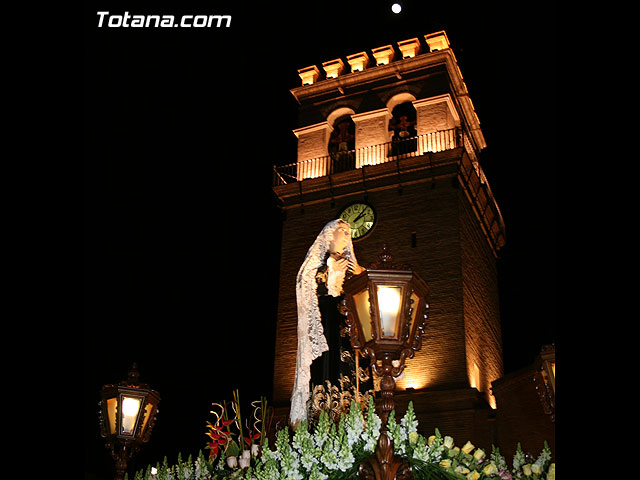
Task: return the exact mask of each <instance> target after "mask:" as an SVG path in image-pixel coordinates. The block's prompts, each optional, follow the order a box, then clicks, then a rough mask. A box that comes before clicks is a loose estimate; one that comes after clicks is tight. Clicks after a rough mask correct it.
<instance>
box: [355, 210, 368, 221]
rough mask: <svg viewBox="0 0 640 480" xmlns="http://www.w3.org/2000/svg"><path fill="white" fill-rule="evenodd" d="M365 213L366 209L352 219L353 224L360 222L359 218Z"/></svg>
mask: <svg viewBox="0 0 640 480" xmlns="http://www.w3.org/2000/svg"><path fill="white" fill-rule="evenodd" d="M365 213H367V209H366V208H365V209H364V210H362V211H361V212H360V215H358V216H357V217H356V218H354V219H353V222H354V223H355V222H357V221H358V220H360V217H361V216H363V215H364V214H365Z"/></svg>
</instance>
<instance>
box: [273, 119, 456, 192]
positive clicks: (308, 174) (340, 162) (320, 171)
mask: <svg viewBox="0 0 640 480" xmlns="http://www.w3.org/2000/svg"><path fill="white" fill-rule="evenodd" d="M461 146H463V139H462V130H461V129H459V128H451V129H448V130H440V131H437V132H432V133H426V134H424V135H419V136H416V137H409V138H404V139H401V140H393V141H391V142H387V143H381V144H379V145H372V146H369V147H363V148H358V149H355V150H340V151H337V152H335V153H331V154H330V155H325V156H323V157H318V158H312V159H310V160H304V161H302V162H296V163H291V164H289V165H282V166H274V167H273V174H274V175H273V176H274V178H273V184H274V186H277V185H285V184H288V183H292V182H299V181H301V180H304V179H307V178H316V177H324V176H326V175H332V174H334V173H339V172H344V171H347V170H354V169H356V168H362V167H364V166H366V165H378V164H380V163H385V162H390V161H395V160H398V159H402V158H407V157H417V156H420V155H424V154H426V153H428V152H442V151H444V150H452V149H454V148H458V147H461Z"/></svg>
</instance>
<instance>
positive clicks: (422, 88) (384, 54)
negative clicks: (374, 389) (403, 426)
mask: <svg viewBox="0 0 640 480" xmlns="http://www.w3.org/2000/svg"><path fill="white" fill-rule="evenodd" d="M299 74H300V78H301V80H302V85H301V86H299V87H297V88H294V89H292V90H291V93H292V94H293V95H294V97H295V98H296V100H297V101H298V103H299V105H300V106H299V122H300V126H299V127H298V128H296V129H295V130H294V133H295V134H296V136H297V138H298V155H297V159H292V162H293V161H294V160H295V162H294V163H291V164H289V165H280V166H277V167H276V169H275V175H274V192H275V194H276V195H277V197H278V199H279V200H280V202H281V205H282V208H283V211H284V216H285V220H284V222H283V231H282V257H281V258H282V261H281V270H280V291H279V299H278V320H277V322H278V323H277V332H276V337H277V338H276V346H275V348H276V352H275V365H274V383H273V386H274V388H273V396H274V398H273V401H274V403H275V404H276V405H280V406H281V407H282V408H286V406H287V403H288V401H289V397H290V395H291V390H292V388H293V382H294V375H295V364H296V343H297V342H296V322H297V315H296V300H295V277H296V273H297V271H298V268H299V267H300V265H301V263H302V261H303V259H304V257H305V254H306V252H307V249H308V248H309V246H310V245H311V244H312V243H313V241H314V239H315V237H316V236H317V234H318V233H319V232H320V230H321V229H322V227H323V226H324V225H325V224H326V223H327V222H328V221H330V220H332V219H334V218H337V217H338V216H339V214H340V211H341V209H342V208H343V207H345V206H347V205H349V204H351V203H353V202H356V201H358V202H366V203H368V204H370V205H371V206H372V207H373V208H374V209H375V212H376V214H377V219H376V222H375V225H374V227H373V229H372V231H371V233H370V234H369V235H367V236H366V237H363V238H362V239H361V240H356V241H355V242H354V249H355V252H356V255H357V257H358V260H359V262H360V263H361V264H362V265H363V266H365V267H366V266H367V265H368V264H370V263H372V262H375V261H376V260H377V255H378V254H379V252H380V249H381V246H382V244H383V243H387V244H388V245H389V247H390V249H391V252H392V254H393V256H394V260H395V261H396V262H397V263H402V264H410V265H411V266H412V267H413V269H414V270H415V271H416V272H417V273H418V274H419V275H420V276H421V277H422V278H423V279H424V280H425V281H426V282H427V284H428V285H429V288H430V292H431V293H430V298H429V304H430V306H431V308H430V309H429V318H428V321H427V325H426V332H425V335H424V337H423V339H424V340H423V346H422V350H421V351H420V352H418V353H417V354H416V356H415V358H414V359H412V360H410V361H408V362H407V367H406V369H405V373H404V375H403V376H402V377H401V378H399V379H398V381H397V390H398V391H397V394H396V398H397V403H398V405H399V406H401V405H402V403H403V402H405V403H406V401H408V400H409V399H411V400H413V402H414V406H415V408H416V411H417V414H418V418H419V420H420V422H421V425H422V426H424V427H425V428H426V429H429V428H431V426H432V425H433V426H438V427H440V428H443V429H445V430H443V431H447V432H451V433H450V434H453V435H455V434H456V432H459V433H460V435H462V436H463V437H464V436H466V438H470V439H474V438H476V439H477V438H480V439H487V438H489V437H488V436H487V435H489V434H488V433H487V431H486V429H487V428H488V427H486V422H485V420H487V418H489V417H491V408H494V407H495V400H494V397H493V396H492V395H491V389H490V385H491V382H492V381H494V380H496V379H498V378H500V377H501V376H502V374H503V366H502V342H501V334H500V315H499V309H498V287H497V274H496V258H497V252H498V250H499V249H500V247H501V246H502V245H504V241H505V234H504V225H503V222H502V218H501V215H500V211H499V208H498V206H497V204H496V202H495V200H494V198H493V195H492V193H491V189H490V188H489V184H488V181H487V179H486V177H485V176H484V173H483V171H482V168H481V166H480V164H479V162H478V158H479V153H480V151H481V150H482V149H483V148H485V146H486V145H485V140H484V137H483V135H482V132H481V130H480V123H479V120H478V117H477V116H476V113H475V111H474V109H473V104H472V102H471V99H470V98H469V95H468V92H467V89H466V86H465V83H464V81H463V79H462V75H461V73H460V70H459V68H458V65H457V62H456V59H455V56H454V54H453V51H452V50H451V49H450V48H449V42H448V39H447V37H446V34H445V33H444V32H436V33H434V34H430V35H425V36H424V37H421V38H412V39H409V40H406V41H402V42H398V43H397V44H395V45H385V46H382V47H379V48H373V49H371V50H369V51H364V52H357V53H354V54H350V55H347V56H345V57H344V58H339V59H335V60H331V61H327V62H324V63H323V64H322V68H320V67H318V66H315V65H314V66H310V67H307V68H302V69H300V70H299ZM401 111H402V112H405V113H398V112H401ZM406 112H408V113H406ZM402 115H404V118H402ZM398 121H402V122H405V123H407V124H410V126H411V130H409V131H410V132H411V135H412V137H411V138H412V139H415V141H414V140H411V142H410V144H408V145H410V146H409V147H408V148H405V149H404V150H395V149H396V144H395V143H394V137H393V135H394V131H393V129H392V126H393V125H394V124H395V123H394V122H396V123H397V122H398ZM340 122H349V128H351V131H352V132H353V135H351V136H350V137H349V141H348V142H346V141H345V143H344V144H345V145H347V148H348V151H349V154H348V157H340V158H348V159H349V161H350V163H347V164H339V162H338V158H339V157H338V156H336V153H335V150H332V148H333V147H332V139H333V138H334V136H335V134H336V133H335V132H336V131H337V125H338V124H339V123H340ZM345 131H346V130H345ZM353 137H354V138H353ZM349 142H350V143H349ZM403 148H404V147H403Z"/></svg>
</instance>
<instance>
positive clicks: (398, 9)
mask: <svg viewBox="0 0 640 480" xmlns="http://www.w3.org/2000/svg"><path fill="white" fill-rule="evenodd" d="M391 11H392V12H393V13H400V12H401V11H402V5H400V4H399V3H394V4H393V5H391Z"/></svg>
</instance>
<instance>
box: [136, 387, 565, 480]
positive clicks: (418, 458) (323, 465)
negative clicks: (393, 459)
mask: <svg viewBox="0 0 640 480" xmlns="http://www.w3.org/2000/svg"><path fill="white" fill-rule="evenodd" d="M214 405H217V406H218V407H219V409H221V410H220V411H212V413H214V415H215V416H216V421H215V422H213V423H211V422H208V423H207V426H208V430H209V431H208V432H207V435H208V436H209V438H210V439H211V441H210V442H209V443H208V445H207V448H208V449H209V451H210V454H209V457H208V458H205V457H204V455H203V454H202V452H200V454H199V455H198V457H197V458H196V460H195V461H192V460H191V457H189V459H188V460H187V461H186V462H183V461H182V459H181V458H180V457H179V458H178V463H177V464H176V465H173V466H169V465H168V464H167V462H166V458H165V461H164V463H163V464H162V465H158V466H157V467H156V469H155V473H154V472H152V471H151V469H150V468H147V470H146V471H145V472H138V473H137V474H136V476H135V478H134V480H346V479H348V478H354V477H356V476H357V474H358V466H359V465H360V463H361V462H362V461H363V460H365V459H366V458H368V457H370V456H371V455H373V454H374V451H375V449H376V445H377V443H378V439H379V437H380V430H381V427H382V422H381V420H380V417H379V416H378V415H377V414H376V413H375V405H374V401H373V397H370V398H369V402H368V405H367V406H366V409H365V411H363V410H362V408H361V407H360V405H359V404H358V403H357V402H355V401H354V402H352V403H351V406H350V408H349V411H348V412H347V413H343V414H342V415H340V418H339V420H338V422H337V423H336V422H334V421H332V420H331V419H330V417H329V415H328V414H327V413H326V412H321V413H320V417H319V419H318V421H317V423H316V424H315V425H310V424H308V423H307V422H306V421H303V422H301V423H300V424H299V425H298V427H297V429H296V431H295V433H293V435H291V433H290V432H289V429H288V427H284V428H281V429H279V430H278V431H277V433H276V438H275V445H274V449H271V448H270V447H269V442H268V435H267V432H268V430H269V428H270V425H271V422H270V421H267V420H269V410H268V409H267V405H266V401H265V400H264V399H261V401H260V403H259V405H258V402H254V403H252V406H254V414H253V420H254V421H253V422H247V423H246V427H247V430H246V431H247V436H244V435H243V432H245V430H244V429H243V428H242V423H241V416H240V409H239V396H238V394H237V391H236V392H234V401H233V402H232V404H231V406H232V411H233V413H234V415H235V416H234V417H233V418H231V417H230V416H229V415H228V412H227V410H228V408H225V406H224V405H221V404H214ZM249 427H250V428H249ZM387 429H388V433H389V435H390V436H391V438H392V440H393V445H394V453H395V454H396V455H399V456H400V457H402V458H404V459H405V460H406V461H407V462H408V463H409V464H410V465H411V468H412V471H413V474H414V476H415V477H416V478H417V479H420V480H486V479H500V480H555V464H554V463H552V462H551V450H550V449H549V446H548V445H547V443H546V442H545V444H544V448H543V450H542V452H541V453H540V455H539V456H538V457H537V458H536V459H533V458H531V457H529V456H528V455H525V454H524V453H523V451H522V449H521V447H520V444H518V447H517V451H516V454H515V456H514V459H513V466H512V468H511V469H509V468H508V466H507V462H506V460H505V458H504V457H503V456H502V455H500V451H499V449H498V448H496V447H492V451H491V454H490V455H489V456H487V453H486V452H485V450H483V449H481V448H477V447H476V446H475V445H473V444H472V443H471V442H466V443H465V444H464V445H463V446H462V447H458V446H456V445H455V444H454V440H453V438H452V437H450V436H444V437H443V436H442V435H441V434H440V432H439V431H438V429H436V430H435V432H434V434H433V435H431V436H429V437H424V436H423V435H421V434H420V433H418V421H417V419H416V416H415V412H414V410H413V403H411V402H410V403H409V405H408V408H407V411H406V413H405V415H404V417H403V418H402V419H401V420H400V422H398V421H397V420H396V417H395V411H392V412H391V413H390V414H389V416H388V421H387ZM234 430H235V431H234ZM238 439H240V440H238ZM240 445H242V446H246V447H247V448H246V449H243V451H242V453H240ZM238 455H240V457H239V458H238Z"/></svg>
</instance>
